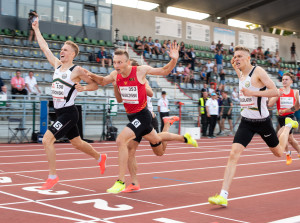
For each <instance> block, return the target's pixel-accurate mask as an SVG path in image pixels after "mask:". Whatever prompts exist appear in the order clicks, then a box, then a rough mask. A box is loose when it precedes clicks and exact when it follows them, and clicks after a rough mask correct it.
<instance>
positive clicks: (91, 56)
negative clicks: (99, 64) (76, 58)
mask: <svg viewBox="0 0 300 223" xmlns="http://www.w3.org/2000/svg"><path fill="white" fill-rule="evenodd" d="M88 59H89V61H90V62H95V61H96V56H95V53H94V52H90V53H89V56H88ZM99 61H100V60H99Z"/></svg>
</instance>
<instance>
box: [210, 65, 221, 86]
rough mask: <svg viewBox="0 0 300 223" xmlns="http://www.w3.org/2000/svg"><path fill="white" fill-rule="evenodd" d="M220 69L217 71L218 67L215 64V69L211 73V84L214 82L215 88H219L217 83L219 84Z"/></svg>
mask: <svg viewBox="0 0 300 223" xmlns="http://www.w3.org/2000/svg"><path fill="white" fill-rule="evenodd" d="M218 77H219V74H218V71H217V67H216V66H214V67H213V71H212V72H211V73H210V85H211V84H212V83H213V84H214V89H216V88H217V84H218Z"/></svg>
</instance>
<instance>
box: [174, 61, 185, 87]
mask: <svg viewBox="0 0 300 223" xmlns="http://www.w3.org/2000/svg"><path fill="white" fill-rule="evenodd" d="M183 74H184V67H183V66H182V63H181V62H179V63H178V66H177V67H176V77H177V79H179V82H182V78H183Z"/></svg>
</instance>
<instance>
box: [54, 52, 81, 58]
mask: <svg viewBox="0 0 300 223" xmlns="http://www.w3.org/2000/svg"><path fill="white" fill-rule="evenodd" d="M53 55H54V56H55V57H57V58H58V59H60V55H59V52H54V53H53ZM76 58H77V57H76Z"/></svg>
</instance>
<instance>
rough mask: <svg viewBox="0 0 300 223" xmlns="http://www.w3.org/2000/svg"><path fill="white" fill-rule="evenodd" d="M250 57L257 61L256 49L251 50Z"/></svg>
mask: <svg viewBox="0 0 300 223" xmlns="http://www.w3.org/2000/svg"><path fill="white" fill-rule="evenodd" d="M251 57H252V58H255V59H257V49H253V51H252V52H251Z"/></svg>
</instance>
